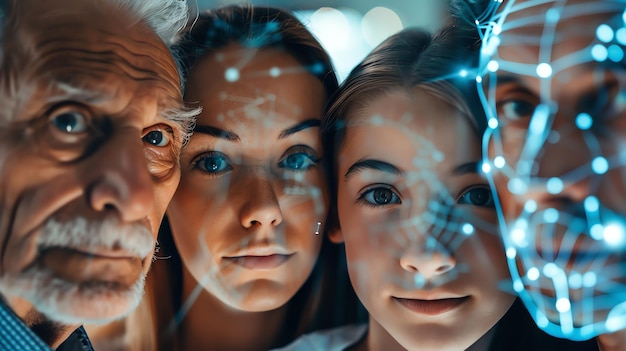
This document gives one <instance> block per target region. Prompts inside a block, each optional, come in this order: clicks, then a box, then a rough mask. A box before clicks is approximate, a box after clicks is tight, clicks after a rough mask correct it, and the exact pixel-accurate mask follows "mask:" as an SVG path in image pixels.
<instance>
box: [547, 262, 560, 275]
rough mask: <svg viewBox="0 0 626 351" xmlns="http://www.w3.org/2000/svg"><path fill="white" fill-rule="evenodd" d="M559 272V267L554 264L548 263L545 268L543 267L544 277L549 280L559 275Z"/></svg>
mask: <svg viewBox="0 0 626 351" xmlns="http://www.w3.org/2000/svg"><path fill="white" fill-rule="evenodd" d="M559 270H560V269H559V267H557V266H556V265H555V264H554V263H552V262H549V263H546V265H545V266H543V275H545V276H546V277H548V278H552V277H554V276H556V275H557V274H558V273H559Z"/></svg>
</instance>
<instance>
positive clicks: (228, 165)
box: [191, 151, 233, 177]
mask: <svg viewBox="0 0 626 351" xmlns="http://www.w3.org/2000/svg"><path fill="white" fill-rule="evenodd" d="M210 157H215V158H218V157H219V158H220V160H221V161H222V162H224V163H225V167H224V169H221V170H218V171H209V170H207V169H206V168H203V167H202V165H201V162H202V161H204V160H207V159H209V158H210ZM191 166H192V168H193V169H196V170H198V171H200V172H202V173H203V174H206V175H208V176H211V177H217V176H220V175H222V174H223V173H226V172H229V171H231V170H232V169H233V166H232V163H231V161H230V159H229V158H228V156H226V155H225V154H224V153H221V152H219V151H209V152H205V153H203V154H200V155H199V156H197V157H196V158H195V159H194V160H193V162H192V164H191Z"/></svg>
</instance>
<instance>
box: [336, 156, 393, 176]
mask: <svg viewBox="0 0 626 351" xmlns="http://www.w3.org/2000/svg"><path fill="white" fill-rule="evenodd" d="M367 169H371V170H375V171H382V172H386V173H390V174H393V175H402V174H404V172H403V171H401V170H400V169H399V168H398V167H396V166H394V165H392V164H391V163H389V162H385V161H380V160H372V159H365V160H359V161H357V162H355V163H354V164H353V165H352V166H350V168H348V171H347V172H346V174H345V175H344V180H346V181H348V180H349V179H350V178H351V177H353V176H354V175H355V174H358V173H360V172H362V171H365V170H367Z"/></svg>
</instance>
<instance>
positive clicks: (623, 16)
mask: <svg viewBox="0 0 626 351" xmlns="http://www.w3.org/2000/svg"><path fill="white" fill-rule="evenodd" d="M622 21H624V24H626V10H624V13H623V14H622Z"/></svg>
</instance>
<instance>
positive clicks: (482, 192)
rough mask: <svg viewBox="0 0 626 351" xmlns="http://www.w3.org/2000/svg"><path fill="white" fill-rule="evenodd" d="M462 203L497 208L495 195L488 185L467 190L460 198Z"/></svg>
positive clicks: (459, 201)
mask: <svg viewBox="0 0 626 351" xmlns="http://www.w3.org/2000/svg"><path fill="white" fill-rule="evenodd" d="M458 203H459V204H461V205H472V206H480V207H489V208H495V204H494V201H493V195H492V194H491V190H490V189H489V188H488V187H484V186H477V187H474V188H471V189H469V190H468V191H466V192H465V193H464V194H463V195H461V197H460V198H459V200H458Z"/></svg>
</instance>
